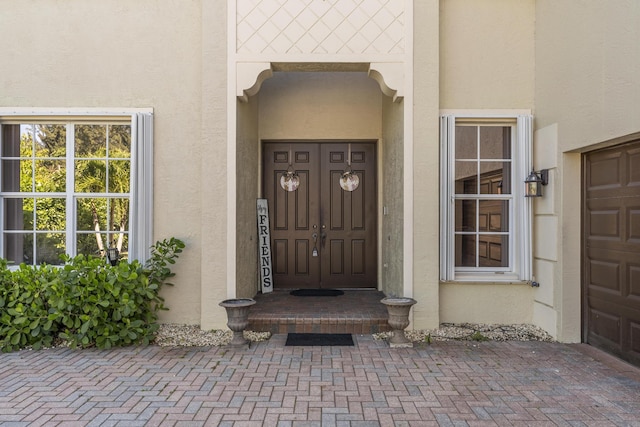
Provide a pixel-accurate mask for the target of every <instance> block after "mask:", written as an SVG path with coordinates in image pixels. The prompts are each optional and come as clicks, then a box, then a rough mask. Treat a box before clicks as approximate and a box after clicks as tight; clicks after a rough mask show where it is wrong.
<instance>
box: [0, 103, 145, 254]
mask: <svg viewBox="0 0 640 427" xmlns="http://www.w3.org/2000/svg"><path fill="white" fill-rule="evenodd" d="M123 120H126V121H129V122H130V123H131V186H130V214H129V228H128V229H129V248H128V253H129V259H130V260H133V259H137V260H140V261H143V262H144V261H146V260H147V259H149V257H150V256H151V245H152V244H153V241H152V239H153V110H152V109H150V108H128V109H95V108H84V109H62V108H32V109H24V108H6V107H0V125H4V124H23V123H38V122H42V123H58V124H67V123H70V124H81V123H83V122H92V123H95V122H100V121H104V122H113V121H123ZM68 137H69V136H68ZM1 138H2V134H1V133H0V143H1V142H2V140H1ZM69 159H71V160H69ZM69 161H71V162H73V159H72V158H71V156H69V154H67V162H69ZM0 167H1V165H0ZM68 167H69V165H68ZM70 167H71V169H73V163H71V166H70ZM70 190H73V189H72V188H71V189H69V188H67V192H66V194H73V192H71V193H69V191H70ZM68 200H71V198H68ZM69 208H71V209H69ZM74 211H75V209H74V207H73V206H71V207H67V212H68V213H67V215H73V218H74V219H73V224H72V225H71V226H69V225H68V226H67V229H66V230H67V253H68V254H69V255H76V254H75V237H74V234H75V233H74V232H73V231H74V230H75V228H76V225H75V212H74ZM4 224H5V218H4V199H3V198H2V197H0V233H4ZM0 257H2V258H4V247H3V245H0Z"/></svg>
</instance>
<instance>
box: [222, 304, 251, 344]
mask: <svg viewBox="0 0 640 427" xmlns="http://www.w3.org/2000/svg"><path fill="white" fill-rule="evenodd" d="M255 303H256V301H255V300H254V299H252V298H233V299H227V300H224V301H222V302H221V303H220V304H219V305H220V306H222V307H224V308H225V309H226V310H227V326H228V327H229V329H231V331H233V338H232V339H231V342H230V343H229V345H232V346H242V345H246V344H247V343H248V342H247V340H246V339H244V336H243V334H242V332H243V331H244V330H245V329H246V327H247V326H248V325H249V309H250V308H251V306H252V305H253V304H255Z"/></svg>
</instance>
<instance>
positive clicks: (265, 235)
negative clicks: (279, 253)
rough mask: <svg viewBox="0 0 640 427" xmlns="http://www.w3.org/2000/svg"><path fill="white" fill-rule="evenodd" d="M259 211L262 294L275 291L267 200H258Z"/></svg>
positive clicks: (259, 258) (259, 262)
mask: <svg viewBox="0 0 640 427" xmlns="http://www.w3.org/2000/svg"><path fill="white" fill-rule="evenodd" d="M257 210H258V268H259V269H260V289H261V290H262V293H263V294H264V293H267V292H271V291H273V269H272V267H271V234H270V232H269V205H268V204H267V199H257Z"/></svg>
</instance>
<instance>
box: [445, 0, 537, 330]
mask: <svg viewBox="0 0 640 427" xmlns="http://www.w3.org/2000/svg"><path fill="white" fill-rule="evenodd" d="M534 18H535V1H534V0H526V1H493V0H481V1H474V2H469V1H464V0H446V1H441V2H440V107H441V108H442V109H449V110H473V109H477V110H491V109H494V110H508V109H524V110H533V109H534V87H535V79H534V70H535V64H534V59H535V55H534V52H535V51H534V46H535V44H534V41H535V39H534V34H535V19H534ZM523 180H524V177H523ZM439 310H440V321H442V322H453V323H457V322H469V321H472V320H471V319H474V321H476V322H484V323H530V322H532V319H533V291H532V290H531V288H530V287H528V286H526V285H525V284H523V283H468V282H466V283H446V284H441V287H440V296H439Z"/></svg>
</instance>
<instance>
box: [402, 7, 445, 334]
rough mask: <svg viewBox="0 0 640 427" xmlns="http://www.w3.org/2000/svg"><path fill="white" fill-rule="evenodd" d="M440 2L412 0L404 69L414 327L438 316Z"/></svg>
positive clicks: (436, 320) (431, 325)
mask: <svg viewBox="0 0 640 427" xmlns="http://www.w3.org/2000/svg"><path fill="white" fill-rule="evenodd" d="M439 4H440V2H439V1H438V0H428V1H426V0H425V1H416V2H414V19H413V21H414V22H413V29H414V31H413V32H414V36H413V43H414V46H413V63H412V64H410V65H411V67H412V69H411V71H410V72H407V78H408V76H411V79H412V81H411V85H410V87H411V88H412V94H411V96H410V97H408V98H405V100H404V102H405V104H404V108H405V111H406V109H409V108H410V107H409V105H412V106H413V117H412V118H411V123H410V126H409V128H408V129H407V127H405V143H409V141H411V143H412V144H413V151H412V154H411V157H410V158H408V159H407V158H405V165H406V164H412V165H413V170H412V171H411V174H410V175H409V179H410V180H411V181H412V182H413V188H412V189H411V191H408V190H406V189H405V191H406V193H405V197H409V194H407V193H411V194H412V197H413V207H412V208H413V212H412V218H413V219H412V221H413V224H407V223H406V222H405V224H404V226H405V227H411V234H412V236H413V241H412V242H411V246H412V248H413V259H411V260H410V264H409V265H410V266H411V268H412V274H413V278H412V280H413V282H412V283H411V284H409V287H410V289H411V291H412V294H411V296H412V297H413V298H415V299H416V301H418V303H417V304H416V305H414V306H413V309H412V313H413V323H412V325H411V326H410V327H413V328H416V329H423V328H435V327H437V326H438V324H439V320H440V312H439V305H440V303H439V289H438V288H439V287H438V280H439V269H440V267H439V254H440V246H439V243H438V236H439V233H440V221H439V212H440V208H439V199H438V197H439V188H440V186H439V180H440V165H439V155H440V154H439V153H440V147H439V142H438V141H439V132H440V124H439V121H438V114H439V109H438V107H439V105H440V90H439V83H438V82H439V65H438V64H439V59H438V52H439V40H440V38H439V31H440V27H439V14H438V11H439ZM409 133H410V134H409ZM407 173H408V172H407V171H405V176H406V174H407ZM405 245H406V243H405ZM405 247H406V246H405ZM404 280H405V281H406V280H407V277H406V276H405V277H404ZM405 287H406V286H405ZM407 296H408V295H407Z"/></svg>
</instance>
